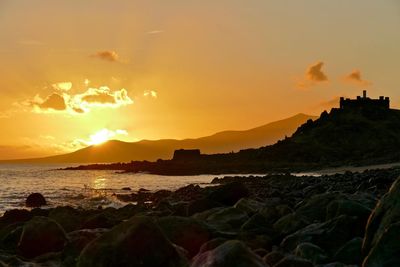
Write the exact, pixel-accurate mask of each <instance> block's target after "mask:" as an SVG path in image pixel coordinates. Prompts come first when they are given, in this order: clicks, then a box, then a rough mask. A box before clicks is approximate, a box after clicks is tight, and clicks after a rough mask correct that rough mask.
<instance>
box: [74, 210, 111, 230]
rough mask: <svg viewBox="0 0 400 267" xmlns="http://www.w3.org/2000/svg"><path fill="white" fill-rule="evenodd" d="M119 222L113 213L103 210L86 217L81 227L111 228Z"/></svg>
mask: <svg viewBox="0 0 400 267" xmlns="http://www.w3.org/2000/svg"><path fill="white" fill-rule="evenodd" d="M118 223H119V221H118V220H117V219H115V217H114V216H113V215H112V214H110V213H108V212H102V213H99V214H95V215H93V216H90V217H89V218H88V219H86V220H85V221H84V222H83V223H82V225H81V226H80V229H96V228H111V227H113V226H114V225H116V224H118Z"/></svg>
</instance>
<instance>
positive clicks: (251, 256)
mask: <svg viewBox="0 0 400 267" xmlns="http://www.w3.org/2000/svg"><path fill="white" fill-rule="evenodd" d="M231 266H235V267H267V265H266V264H265V263H264V262H263V260H262V258H261V257H259V256H258V255H257V254H255V253H254V252H253V251H251V250H250V249H249V248H248V247H247V246H246V245H245V244H243V243H242V242H240V241H238V240H230V241H227V242H225V243H223V244H222V245H220V246H218V247H216V248H215V249H213V250H208V251H206V252H204V253H201V254H198V255H197V256H196V257H194V258H193V262H192V265H191V267H231Z"/></svg>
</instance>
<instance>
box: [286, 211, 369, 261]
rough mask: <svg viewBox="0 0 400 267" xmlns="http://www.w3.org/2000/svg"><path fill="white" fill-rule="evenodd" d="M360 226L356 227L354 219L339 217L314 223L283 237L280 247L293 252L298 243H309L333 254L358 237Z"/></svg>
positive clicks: (360, 230)
mask: <svg viewBox="0 0 400 267" xmlns="http://www.w3.org/2000/svg"><path fill="white" fill-rule="evenodd" d="M360 232H362V226H360V225H357V219H356V218H355V217H348V216H345V215H341V216H339V217H337V218H335V219H333V220H330V221H327V222H324V223H314V224H310V225H308V226H307V227H305V228H303V229H300V230H298V231H297V232H295V233H293V234H291V235H289V236H287V237H285V238H284V239H283V241H282V243H281V246H282V247H284V248H286V249H287V250H289V251H292V250H294V249H295V248H296V247H297V246H298V245H299V244H300V243H304V242H310V243H313V244H315V245H317V246H319V247H321V248H322V249H324V250H325V251H326V252H327V253H328V254H330V255H332V254H334V253H335V252H336V251H337V250H338V249H339V248H340V247H342V246H343V245H344V244H345V243H346V242H347V241H349V240H350V239H352V238H354V237H355V236H359V235H360Z"/></svg>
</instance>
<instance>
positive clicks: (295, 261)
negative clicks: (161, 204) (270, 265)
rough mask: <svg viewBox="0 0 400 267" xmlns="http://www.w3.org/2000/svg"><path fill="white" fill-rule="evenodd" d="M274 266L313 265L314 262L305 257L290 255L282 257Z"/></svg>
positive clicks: (311, 266) (295, 266) (307, 266)
mask: <svg viewBox="0 0 400 267" xmlns="http://www.w3.org/2000/svg"><path fill="white" fill-rule="evenodd" d="M274 267H314V264H312V262H311V261H308V260H306V259H302V258H299V257H296V256H293V255H290V256H286V257H284V258H283V259H282V260H280V261H279V262H278V263H277V264H275V265H274Z"/></svg>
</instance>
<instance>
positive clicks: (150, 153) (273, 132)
mask: <svg viewBox="0 0 400 267" xmlns="http://www.w3.org/2000/svg"><path fill="white" fill-rule="evenodd" d="M316 118H317V117H314V116H309V115H305V114H298V115H295V116H293V117H290V118H287V119H284V120H280V121H276V122H272V123H268V124H266V125H263V126H260V127H257V128H253V129H250V130H245V131H224V132H220V133H216V134H214V135H211V136H207V137H202V138H197V139H184V140H174V139H164V140H155V141H151V140H142V141H139V142H132V143H128V142H122V141H108V142H106V143H104V144H101V145H96V146H90V147H86V148H83V149H80V150H78V151H75V152H73V153H68V154H64V155H58V156H52V157H46V158H38V159H25V160H14V161H0V162H14V163H18V162H28V163H94V162H96V163H110V162H130V161H132V160H149V161H154V160H157V159H160V158H161V159H170V158H171V157H172V155H173V152H174V150H176V149H180V148H184V149H193V148H199V149H201V151H202V153H207V154H214V153H227V152H231V151H239V150H241V149H244V148H257V147H261V146H265V145H269V144H273V143H275V142H276V141H278V140H280V139H282V138H284V137H285V136H289V135H291V134H293V132H294V131H295V130H296V129H297V127H298V126H299V125H301V124H303V123H304V122H306V121H307V120H309V119H316Z"/></svg>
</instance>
